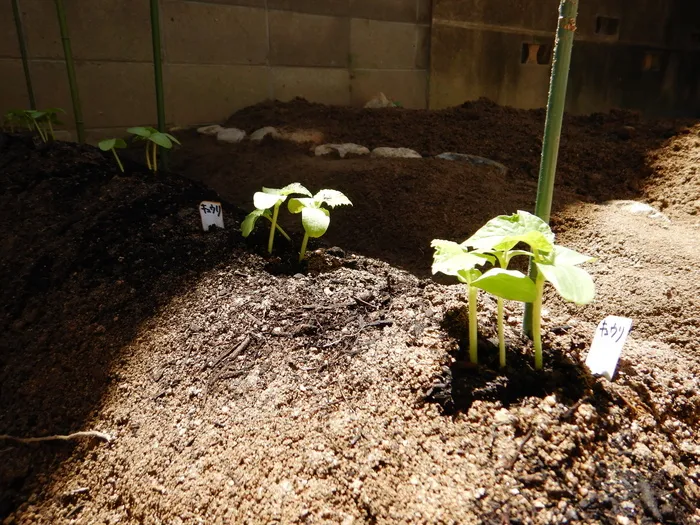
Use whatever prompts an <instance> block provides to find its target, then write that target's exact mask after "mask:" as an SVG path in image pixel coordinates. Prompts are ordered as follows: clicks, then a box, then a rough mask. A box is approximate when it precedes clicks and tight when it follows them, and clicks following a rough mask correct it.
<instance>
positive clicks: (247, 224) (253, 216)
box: [241, 210, 265, 237]
mask: <svg viewBox="0 0 700 525" xmlns="http://www.w3.org/2000/svg"><path fill="white" fill-rule="evenodd" d="M264 213H265V210H253V211H251V212H250V213H249V214H248V215H246V218H245V219H243V222H242V223H241V233H242V234H243V237H248V235H250V232H252V231H253V228H255V223H256V222H257V221H258V219H259V218H260V217H262V216H263V214H264Z"/></svg>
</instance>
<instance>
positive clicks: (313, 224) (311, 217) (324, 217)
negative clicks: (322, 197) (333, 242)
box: [301, 206, 331, 238]
mask: <svg viewBox="0 0 700 525" xmlns="http://www.w3.org/2000/svg"><path fill="white" fill-rule="evenodd" d="M330 223H331V218H330V212H329V211H328V210H324V209H323V208H310V207H308V206H307V207H304V209H303V210H301V224H302V225H303V226H304V231H305V232H306V233H307V234H308V235H309V237H312V238H315V237H320V236H321V235H323V234H324V233H326V230H328V225H329V224H330Z"/></svg>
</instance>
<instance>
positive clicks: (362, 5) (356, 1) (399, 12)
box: [350, 0, 418, 22]
mask: <svg viewBox="0 0 700 525" xmlns="http://www.w3.org/2000/svg"><path fill="white" fill-rule="evenodd" d="M350 15H351V16H354V17H358V18H369V19H371V20H391V21H394V22H416V20H417V15H418V7H417V3H416V0H350Z"/></svg>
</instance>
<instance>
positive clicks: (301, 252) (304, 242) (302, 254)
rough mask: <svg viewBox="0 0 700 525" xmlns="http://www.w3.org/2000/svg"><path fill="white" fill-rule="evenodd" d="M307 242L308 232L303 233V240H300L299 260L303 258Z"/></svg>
mask: <svg viewBox="0 0 700 525" xmlns="http://www.w3.org/2000/svg"><path fill="white" fill-rule="evenodd" d="M308 243H309V234H308V233H305V234H304V240H303V241H301V251H300V252H299V262H301V261H303V260H304V255H306V245H307V244H308Z"/></svg>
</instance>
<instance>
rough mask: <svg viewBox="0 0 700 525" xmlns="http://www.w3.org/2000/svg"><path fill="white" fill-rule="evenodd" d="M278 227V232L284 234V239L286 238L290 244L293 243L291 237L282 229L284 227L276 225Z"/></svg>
mask: <svg viewBox="0 0 700 525" xmlns="http://www.w3.org/2000/svg"><path fill="white" fill-rule="evenodd" d="M276 226H277V230H278V231H279V232H280V233H281V234H282V237H284V238H285V239H287V240H288V241H289V242H291V241H292V238H291V237H290V236H289V235H287V232H286V231H284V230H283V229H282V226H280V225H279V224H276Z"/></svg>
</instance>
